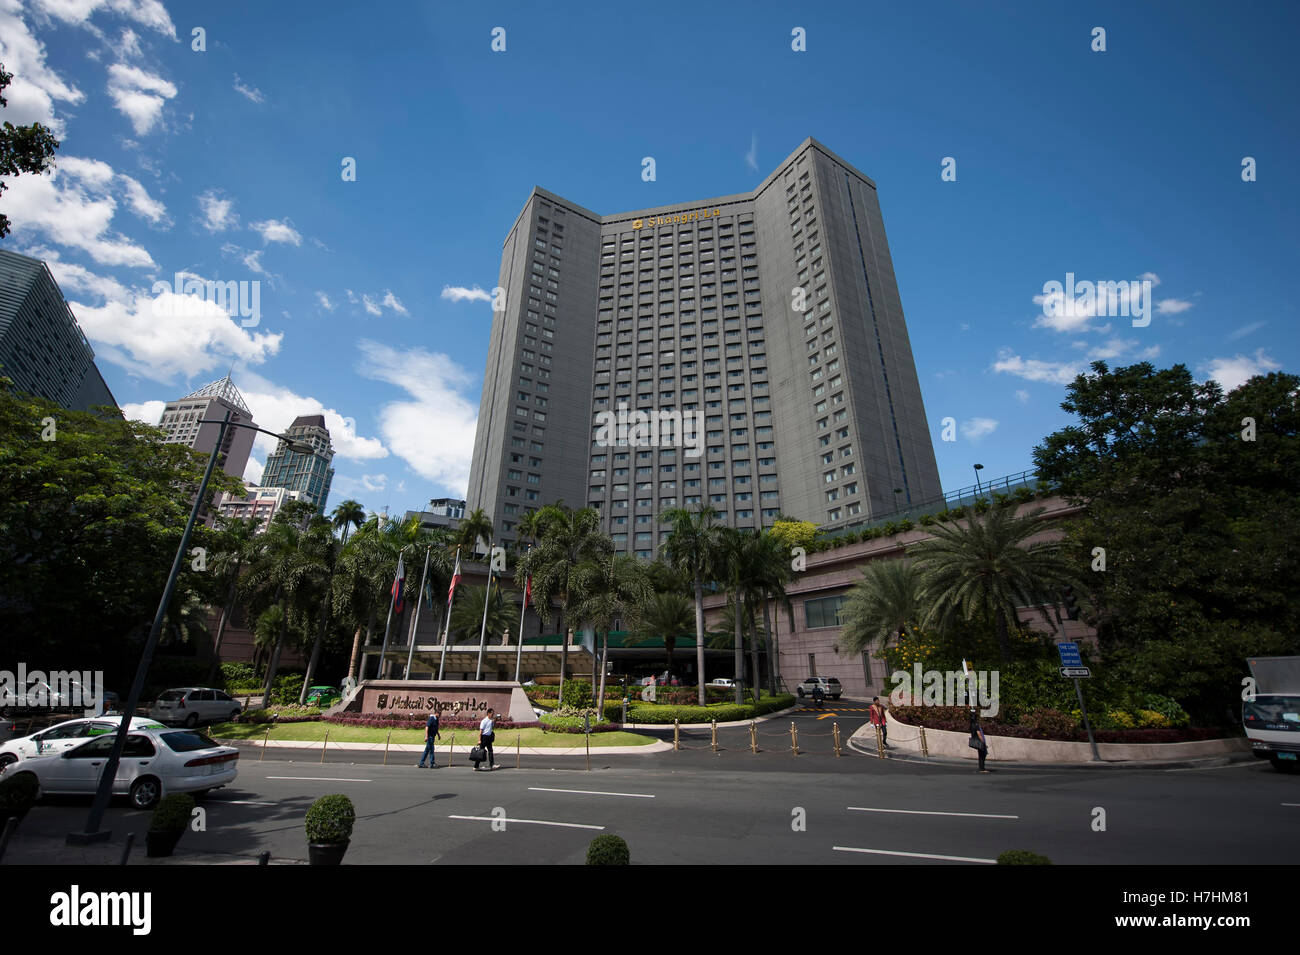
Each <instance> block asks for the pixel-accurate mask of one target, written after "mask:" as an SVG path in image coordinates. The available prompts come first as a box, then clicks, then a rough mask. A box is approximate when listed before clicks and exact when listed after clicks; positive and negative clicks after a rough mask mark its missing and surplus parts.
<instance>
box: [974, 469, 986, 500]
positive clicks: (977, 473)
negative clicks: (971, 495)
mask: <svg viewBox="0 0 1300 955" xmlns="http://www.w3.org/2000/svg"><path fill="white" fill-rule="evenodd" d="M983 470H984V465H982V464H977V465H975V497H976V499H978V498H979V496H980V472H981V471H983Z"/></svg>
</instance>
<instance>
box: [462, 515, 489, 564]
mask: <svg viewBox="0 0 1300 955" xmlns="http://www.w3.org/2000/svg"><path fill="white" fill-rule="evenodd" d="M480 540H481V541H482V542H483V544H484V545H485V546H486V547H487V548H488V549H489V550H490V549H491V547H492V520H491V518H489V517H488V516H487V514H485V513H484V511H483V508H481V507H476V508H475V509H474V510H473V511H471V512H470V513H469V516H467V517H463V518H461V521H460V526H459V527H458V528H456V543H457V544H458V545H459V546H461V547H463V548H464V549H465V550H466V551H467V552H468V553H470V554H477V553H478V552H479V551H478V542H479V541H480Z"/></svg>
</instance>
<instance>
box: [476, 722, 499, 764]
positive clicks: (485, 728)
mask: <svg viewBox="0 0 1300 955" xmlns="http://www.w3.org/2000/svg"><path fill="white" fill-rule="evenodd" d="M495 716H496V710H493V709H489V710H488V711H487V716H485V717H483V719H482V720H481V721H480V722H479V724H478V744H479V745H480V746H482V747H483V753H484V755H485V756H486V757H487V758H486V759H485V760H484V762H486V763H487V764H488V770H489V771H490V770H493V769H496V768H497V760H496V755H495V754H494V753H493V752H492V741H493V740H495V739H496V733H494V732H493V731H492V727H494V726H495V725H496V720H495V719H494V717H495ZM474 768H475V769H476V770H477V769H478V764H477V763H476V764H475V765H474Z"/></svg>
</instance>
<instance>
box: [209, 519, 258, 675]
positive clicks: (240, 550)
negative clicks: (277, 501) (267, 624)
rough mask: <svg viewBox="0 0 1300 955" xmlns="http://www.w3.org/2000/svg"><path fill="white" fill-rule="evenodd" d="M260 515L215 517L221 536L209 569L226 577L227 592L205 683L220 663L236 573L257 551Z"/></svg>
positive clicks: (232, 607)
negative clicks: (231, 518)
mask: <svg viewBox="0 0 1300 955" xmlns="http://www.w3.org/2000/svg"><path fill="white" fill-rule="evenodd" d="M260 523H261V519H260V518H256V517H249V518H242V519H235V520H230V519H228V518H217V525H218V533H219V534H220V535H221V538H222V543H221V549H220V550H219V551H218V552H217V554H216V556H215V557H213V558H212V564H211V567H212V572H213V573H214V574H216V575H217V576H218V577H220V578H225V579H229V581H230V586H229V589H228V590H227V592H226V602H225V603H224V604H222V606H221V619H220V620H219V621H218V622H217V637H216V639H215V640H214V641H213V643H212V664H211V666H209V667H208V678H207V682H208V683H211V682H212V681H213V679H215V677H216V675H217V667H219V666H220V665H221V639H222V637H223V636H224V635H225V632H226V623H227V622H228V621H229V620H230V615H231V614H232V613H233V612H234V609H235V586H236V585H237V584H238V583H239V574H240V571H242V570H243V568H244V566H245V565H246V564H247V563H248V562H249V560H251V559H252V558H253V556H254V555H255V554H256V553H257V541H256V537H257V526H258V524H260Z"/></svg>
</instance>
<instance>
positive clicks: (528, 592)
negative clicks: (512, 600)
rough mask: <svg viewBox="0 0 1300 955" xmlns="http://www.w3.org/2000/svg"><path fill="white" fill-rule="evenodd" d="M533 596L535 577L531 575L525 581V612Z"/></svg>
mask: <svg viewBox="0 0 1300 955" xmlns="http://www.w3.org/2000/svg"><path fill="white" fill-rule="evenodd" d="M532 596H533V575H532V574H529V575H528V577H527V579H526V580H525V581H524V607H523V609H524V610H527V609H528V601H529V598H531V597H532Z"/></svg>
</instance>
